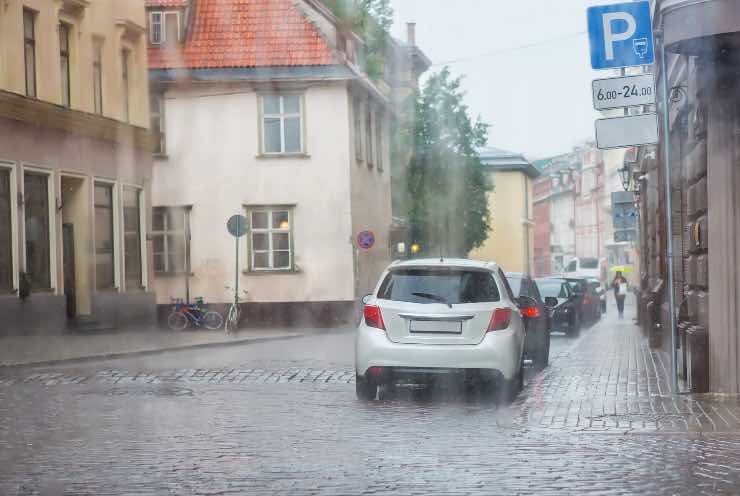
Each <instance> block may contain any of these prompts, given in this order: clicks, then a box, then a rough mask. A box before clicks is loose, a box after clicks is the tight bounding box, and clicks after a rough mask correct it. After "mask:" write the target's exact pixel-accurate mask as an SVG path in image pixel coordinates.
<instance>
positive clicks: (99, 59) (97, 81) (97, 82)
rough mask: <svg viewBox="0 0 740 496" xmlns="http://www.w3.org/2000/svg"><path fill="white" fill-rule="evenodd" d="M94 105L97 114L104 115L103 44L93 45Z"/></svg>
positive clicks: (96, 43)
mask: <svg viewBox="0 0 740 496" xmlns="http://www.w3.org/2000/svg"><path fill="white" fill-rule="evenodd" d="M93 104H94V108H95V113H96V114H99V115H103V44H102V43H101V42H100V41H96V42H95V43H94V44H93Z"/></svg>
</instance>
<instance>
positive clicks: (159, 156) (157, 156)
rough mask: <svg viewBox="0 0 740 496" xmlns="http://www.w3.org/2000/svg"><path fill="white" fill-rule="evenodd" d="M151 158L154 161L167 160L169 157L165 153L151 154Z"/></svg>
mask: <svg viewBox="0 0 740 496" xmlns="http://www.w3.org/2000/svg"><path fill="white" fill-rule="evenodd" d="M152 157H153V158H154V159H156V160H169V159H170V156H169V155H167V154H166V153H152Z"/></svg>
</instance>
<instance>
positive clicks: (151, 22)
mask: <svg viewBox="0 0 740 496" xmlns="http://www.w3.org/2000/svg"><path fill="white" fill-rule="evenodd" d="M155 15H156V16H159V21H158V22H154V16H155ZM155 24H156V25H158V26H159V41H155V40H154V28H153V26H154V25H155ZM164 36H165V35H164V11H162V10H150V11H149V43H150V44H151V45H162V44H163V43H164Z"/></svg>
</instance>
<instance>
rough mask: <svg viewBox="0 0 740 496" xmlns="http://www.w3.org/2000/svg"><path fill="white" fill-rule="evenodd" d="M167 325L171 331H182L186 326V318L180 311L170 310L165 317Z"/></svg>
mask: <svg viewBox="0 0 740 496" xmlns="http://www.w3.org/2000/svg"><path fill="white" fill-rule="evenodd" d="M167 325H168V326H169V328H170V329H172V330H173V331H182V330H183V329H185V328H186V327H187V326H188V318H187V317H186V316H185V315H184V314H182V313H180V312H172V313H171V314H170V316H169V317H167Z"/></svg>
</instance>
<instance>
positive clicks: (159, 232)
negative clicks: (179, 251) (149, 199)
mask: <svg viewBox="0 0 740 496" xmlns="http://www.w3.org/2000/svg"><path fill="white" fill-rule="evenodd" d="M171 210H180V211H181V213H182V215H183V225H182V226H183V227H182V231H179V230H171V229H169V226H168V225H167V224H168V222H169V216H168V215H167V213H168V212H169V211H171ZM190 210H191V209H190V208H189V207H187V206H176V205H157V206H155V207H152V229H151V231H150V236H151V238H152V243H153V242H154V238H155V237H160V236H161V237H162V246H163V249H164V251H163V252H161V253H162V254H163V256H164V270H157V264H156V261H155V262H154V267H153V269H154V276H155V277H167V276H172V275H179V274H185V273H187V272H189V270H190V249H189V244H190V239H189V238H190V236H191V230H190ZM158 211H164V212H165V216H164V221H163V224H162V225H163V229H155V228H154V226H155V222H154V216H156V215H157V213H158ZM173 235H178V236H179V235H181V236H182V239H183V267H182V268H181V269H176V270H173V269H171V268H169V253H170V251H169V250H168V249H167V246H168V241H167V238H168V236H173ZM157 253H160V252H156V251H155V250H154V246H152V254H153V256H154V257H155V259H156V255H157Z"/></svg>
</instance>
